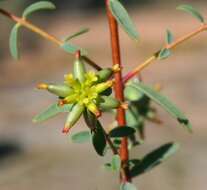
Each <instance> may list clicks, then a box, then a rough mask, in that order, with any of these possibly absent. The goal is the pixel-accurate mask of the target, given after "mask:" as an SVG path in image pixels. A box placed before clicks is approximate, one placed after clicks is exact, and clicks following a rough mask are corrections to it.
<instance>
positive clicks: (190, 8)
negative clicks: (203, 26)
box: [177, 5, 205, 23]
mask: <svg viewBox="0 0 207 190" xmlns="http://www.w3.org/2000/svg"><path fill="white" fill-rule="evenodd" d="M177 10H181V11H185V12H187V13H190V14H191V15H192V16H193V17H194V18H196V19H197V20H198V21H200V22H202V23H204V22H205V20H204V18H203V16H202V15H201V13H200V12H199V11H198V10H196V9H195V8H194V7H193V6H191V5H180V6H178V7H177Z"/></svg>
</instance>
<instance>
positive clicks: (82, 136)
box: [71, 131, 91, 143]
mask: <svg viewBox="0 0 207 190" xmlns="http://www.w3.org/2000/svg"><path fill="white" fill-rule="evenodd" d="M71 139H72V141H73V142H74V143H85V142H89V141H90V140H91V133H90V132H89V131H81V132H79V133H76V134H75V135H72V137H71Z"/></svg>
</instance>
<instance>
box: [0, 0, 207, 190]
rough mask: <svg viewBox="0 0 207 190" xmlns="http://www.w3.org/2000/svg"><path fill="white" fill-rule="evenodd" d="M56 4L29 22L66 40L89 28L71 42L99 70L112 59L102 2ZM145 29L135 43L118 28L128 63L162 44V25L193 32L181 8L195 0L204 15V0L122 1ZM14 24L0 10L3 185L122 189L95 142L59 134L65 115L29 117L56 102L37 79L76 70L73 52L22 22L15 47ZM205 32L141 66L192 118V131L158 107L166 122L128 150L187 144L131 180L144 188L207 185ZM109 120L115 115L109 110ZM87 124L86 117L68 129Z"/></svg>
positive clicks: (9, 188) (180, 189)
mask: <svg viewBox="0 0 207 190" xmlns="http://www.w3.org/2000/svg"><path fill="white" fill-rule="evenodd" d="M32 2H37V1H35V0H30V1H28V0H27V1H26V0H21V1H20V0H19V1H18V0H8V1H5V2H1V4H0V6H1V7H3V8H6V9H7V10H10V11H12V12H14V13H15V14H17V15H21V12H22V10H23V9H24V8H25V7H26V6H28V5H29V4H31V3H32ZM52 2H54V3H55V4H56V5H57V10H56V11H52V12H51V11H43V12H40V13H35V14H33V16H31V17H30V19H31V20H32V21H33V23H35V24H37V25H38V26H40V27H42V28H44V29H45V30H46V31H49V33H51V34H54V35H55V36H57V37H59V38H60V39H61V38H63V37H64V36H67V35H68V34H71V33H73V32H76V31H78V30H79V29H80V28H83V27H89V28H90V32H89V33H87V34H85V35H83V36H81V37H79V38H77V39H75V40H73V43H75V44H77V45H80V46H81V47H84V48H86V49H87V50H88V52H89V54H90V57H91V58H92V59H93V60H95V61H96V62H97V63H98V64H99V65H101V66H102V67H109V66H110V65H111V53H110V46H109V44H110V43H109V39H110V38H109V34H108V23H107V19H106V16H105V9H104V8H103V1H97V0H70V1H66V0H61V1H58V0H56V1H55V0H53V1H52ZM122 2H123V3H124V4H125V5H126V7H127V9H128V10H129V11H130V15H131V17H132V18H133V20H134V22H135V23H136V26H137V28H138V30H139V32H140V35H141V40H140V43H139V44H137V45H136V44H134V43H133V42H132V41H131V40H130V39H129V38H128V36H127V35H125V34H124V33H123V32H122V31H120V36H121V45H122V62H123V64H124V65H125V66H126V68H125V69H124V72H127V71H129V70H130V69H131V68H133V67H135V66H136V65H138V64H139V63H141V62H142V61H143V60H145V58H147V57H148V56H150V55H152V53H154V52H155V51H156V50H158V49H159V48H160V47H161V46H162V45H163V43H164V39H165V31H166V29H170V30H171V31H172V32H173V33H174V35H175V37H179V36H182V35H183V34H185V33H187V32H189V31H192V30H193V29H195V28H196V27H198V25H199V23H198V22H197V21H196V20H195V19H193V18H192V17H191V16H189V15H188V14H185V13H182V12H179V11H176V10H175V7H176V6H177V5H180V4H184V3H191V4H192V5H193V6H195V7H197V8H198V9H199V10H201V12H203V14H204V15H206V16H207V2H206V1H205V0H200V1H198V0H197V1H193V0H191V1H190V0H185V1H183V0H168V1H166V0H165V1H164V0H139V1H138V0H128V1H126V0H125V1H124V0H123V1H122ZM11 27H12V22H11V21H10V20H8V19H7V18H4V17H3V16H0V31H1V32H0V189H1V190H28V189H30V190H33V189H34V190H37V189H45V190H46V189H50V190H56V189H74V190H76V189H85V190H104V189H108V190H112V189H118V175H115V176H114V174H111V173H109V172H107V171H104V170H103V168H102V165H101V164H102V163H104V162H107V161H108V160H109V159H110V158H109V157H108V158H100V157H97V155H96V153H95V152H94V150H93V148H92V145H91V144H84V145H77V144H72V143H71V140H70V136H65V135H63V134H62V133H61V129H62V127H63V125H64V121H65V117H66V115H64V114H63V115H59V116H57V117H55V118H54V119H51V120H49V121H47V122H44V123H41V124H33V123H32V118H33V117H34V116H35V115H36V114H37V113H39V112H40V111H41V110H44V109H45V108H46V107H47V106H48V105H50V104H51V103H53V102H54V101H55V100H56V99H55V97H54V96H52V95H50V94H48V93H46V92H42V91H38V90H36V89H35V86H36V84H37V83H39V82H54V81H55V82H61V81H63V75H64V74H65V73H67V72H69V71H70V69H71V65H72V60H73V57H71V55H68V54H66V53H65V52H63V51H62V50H60V49H59V48H58V47H57V46H56V45H54V44H51V42H47V41H46V40H44V39H42V38H40V37H39V36H37V35H36V34H33V33H31V32H30V31H28V30H26V29H22V32H21V35H20V43H19V45H20V49H21V51H20V52H21V59H20V60H19V61H14V60H13V59H12V58H11V56H10V54H9V47H8V39H9V33H10V29H11ZM206 39H207V34H206V33H203V34H201V35H199V36H197V37H196V38H194V39H192V40H190V41H188V42H186V43H185V44H183V45H181V46H179V48H177V49H176V50H175V51H173V56H172V57H170V58H169V59H167V60H164V61H160V62H157V63H156V64H154V65H153V66H151V67H149V68H148V69H146V70H145V71H144V72H143V78H144V81H145V82H146V83H148V84H155V83H161V84H162V86H163V94H165V95H167V96H169V97H170V98H171V100H173V101H174V102H175V103H176V104H177V105H178V106H179V107H180V108H182V110H183V111H184V112H185V113H186V115H187V116H188V117H189V118H190V120H191V122H192V124H193V126H194V133H193V134H188V132H187V131H186V130H185V129H183V128H182V127H181V126H179V125H178V124H177V122H176V121H174V120H173V119H171V118H170V117H169V115H168V114H167V113H166V112H164V111H163V110H161V109H159V116H160V117H161V118H162V119H163V121H164V124H163V126H156V125H154V124H151V123H148V124H147V131H146V133H147V139H146V142H145V143H144V145H142V146H140V147H138V148H136V149H134V150H133V151H132V154H131V157H132V158H137V157H142V155H144V153H147V152H149V151H150V150H152V149H154V148H156V147H159V146H160V145H161V144H163V143H166V142H169V141H176V142H179V143H180V145H181V148H180V150H179V152H178V153H177V154H176V155H175V156H174V157H172V158H171V159H170V160H168V161H167V162H165V163H164V164H162V165H160V166H159V167H157V168H156V169H154V170H152V171H151V172H149V173H147V174H144V175H143V176H141V177H139V178H137V179H136V180H135V184H136V185H137V187H138V188H139V189H153V190H160V189H166V190H174V189H176V190H194V189H196V190H203V189H205V186H206V179H207V161H206V160H207V150H206V147H207V129H206V125H207V121H206V119H205V116H206V114H207V112H206V107H207V87H206V84H207V76H206V71H207V64H206V58H207V57H206V52H207V40H206ZM103 120H104V123H105V126H106V127H107V126H108V125H109V123H110V122H111V121H112V118H111V117H110V115H107V114H106V116H104V119H103ZM84 129H86V126H85V124H84V123H83V122H82V120H81V121H80V122H79V123H78V125H77V126H76V127H75V128H74V129H73V130H72V133H75V132H77V131H80V130H84Z"/></svg>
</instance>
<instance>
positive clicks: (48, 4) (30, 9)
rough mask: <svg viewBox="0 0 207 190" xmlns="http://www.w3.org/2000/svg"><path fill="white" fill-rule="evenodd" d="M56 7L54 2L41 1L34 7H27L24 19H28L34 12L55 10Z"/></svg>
mask: <svg viewBox="0 0 207 190" xmlns="http://www.w3.org/2000/svg"><path fill="white" fill-rule="evenodd" d="M55 8H56V7H55V5H54V4H53V3H52V2H49V1H40V2H36V3H33V4H32V5H30V6H29V7H27V8H26V9H25V10H24V12H23V15H22V16H23V18H26V17H28V16H29V15H30V14H32V13H33V12H36V11H39V10H44V9H48V10H53V9H55Z"/></svg>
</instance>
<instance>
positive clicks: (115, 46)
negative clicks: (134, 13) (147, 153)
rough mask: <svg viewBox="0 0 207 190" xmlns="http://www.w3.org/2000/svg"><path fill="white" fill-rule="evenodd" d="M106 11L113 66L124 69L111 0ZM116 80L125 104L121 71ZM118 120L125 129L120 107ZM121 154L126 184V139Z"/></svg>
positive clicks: (116, 94) (122, 177)
mask: <svg viewBox="0 0 207 190" xmlns="http://www.w3.org/2000/svg"><path fill="white" fill-rule="evenodd" d="M106 9H107V16H108V22H109V29H110V35H111V47H112V59H113V65H119V67H120V68H122V65H121V56H120V45H119V32H118V25H117V22H116V20H115V19H114V17H113V15H112V14H111V12H110V9H109V0H106ZM114 79H115V85H114V91H115V96H116V98H117V99H118V100H119V101H120V102H124V84H123V81H122V71H121V69H120V71H119V72H116V73H115V74H114ZM116 119H117V122H118V125H119V126H121V127H124V126H125V125H126V120H125V110H124V109H123V108H121V107H119V108H118V109H117V116H116ZM119 153H120V157H121V160H122V169H123V170H124V173H123V172H121V173H120V179H121V182H122V183H124V182H127V181H130V180H131V179H130V175H129V168H128V160H129V153H128V142H127V138H126V137H125V138H123V139H122V143H121V148H120V152H119Z"/></svg>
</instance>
